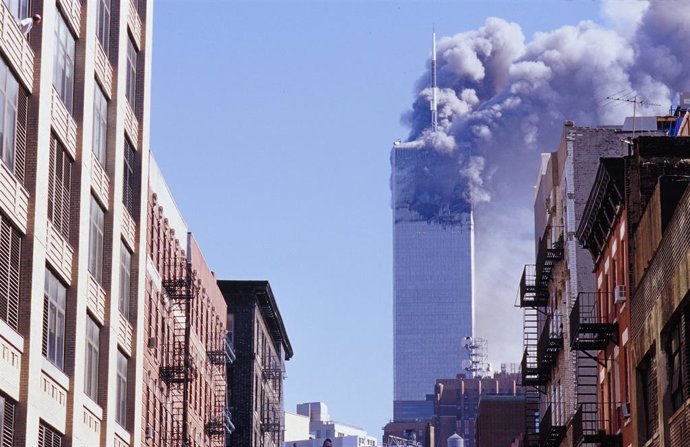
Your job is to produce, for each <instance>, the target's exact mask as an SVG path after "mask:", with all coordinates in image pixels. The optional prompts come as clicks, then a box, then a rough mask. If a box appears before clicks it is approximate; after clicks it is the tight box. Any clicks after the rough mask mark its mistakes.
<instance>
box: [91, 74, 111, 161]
mask: <svg viewBox="0 0 690 447" xmlns="http://www.w3.org/2000/svg"><path fill="white" fill-rule="evenodd" d="M94 90H95V91H94V95H93V147H92V148H91V150H92V151H93V153H94V155H95V156H96V160H98V162H99V163H100V164H101V166H103V168H105V160H106V154H107V152H106V150H107V140H106V137H107V133H108V100H106V99H105V95H103V92H102V91H101V88H100V87H99V86H98V84H96V87H95V88H94Z"/></svg>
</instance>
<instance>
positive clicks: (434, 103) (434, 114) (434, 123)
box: [431, 26, 438, 132]
mask: <svg viewBox="0 0 690 447" xmlns="http://www.w3.org/2000/svg"><path fill="white" fill-rule="evenodd" d="M437 107H438V91H437V87H436V27H435V26H434V28H433V30H432V33H431V130H433V131H434V132H436V131H437V130H438V110H437Z"/></svg>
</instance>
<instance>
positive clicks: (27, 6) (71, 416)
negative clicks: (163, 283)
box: [0, 0, 152, 447]
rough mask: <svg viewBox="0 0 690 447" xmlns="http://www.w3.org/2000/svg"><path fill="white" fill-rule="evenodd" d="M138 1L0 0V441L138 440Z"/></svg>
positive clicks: (142, 260) (141, 197)
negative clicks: (23, 26) (31, 21)
mask: <svg viewBox="0 0 690 447" xmlns="http://www.w3.org/2000/svg"><path fill="white" fill-rule="evenodd" d="M151 6H152V1H150V0H148V1H147V0H139V1H138V2H136V1H108V0H89V1H78V0H60V1H54V2H48V1H41V0H36V1H32V2H18V1H8V0H6V1H3V2H0V16H1V17H2V18H1V20H2V36H1V37H0V73H2V76H0V79H1V81H0V84H1V85H0V90H1V91H2V95H0V97H1V98H2V111H3V112H2V113H3V115H2V116H3V120H2V123H3V124H2V126H3V131H2V143H1V150H0V152H1V154H2V162H0V178H1V179H2V180H1V181H0V246H1V247H2V248H1V249H0V251H1V253H0V258H1V261H0V264H1V267H0V270H1V271H2V274H1V275H0V321H1V322H0V345H1V348H0V350H1V351H2V359H1V360H0V400H1V401H2V402H1V405H0V407H1V408H2V419H1V421H2V422H1V424H2V425H1V427H2V428H1V430H0V431H1V432H2V445H3V446H22V447H23V446H27V447H29V446H30V447H34V446H48V445H50V446H60V445H71V446H76V447H79V446H83V447H87V446H89V447H90V446H99V445H103V446H105V445H108V446H118V447H121V446H134V445H140V444H141V442H142V432H143V429H142V426H141V419H142V418H141V405H139V404H138V402H140V400H139V397H138V396H141V394H142V392H143V387H142V383H143V376H142V373H143V351H144V349H143V346H144V319H143V318H142V316H143V315H144V301H143V300H142V299H139V297H141V296H143V290H144V266H145V265H146V253H145V252H146V249H145V242H144V241H145V229H146V223H145V222H146V214H145V207H143V206H141V205H142V203H145V193H146V188H143V187H142V185H143V179H142V172H146V170H147V163H148V155H147V154H148V149H149V108H150V99H149V98H150V88H149V86H150V72H151V70H150V68H151V21H152V15H151ZM36 13H38V14H40V15H41V16H42V18H43V21H42V23H40V24H39V25H35V26H33V28H32V29H31V30H30V32H28V34H26V35H23V34H22V32H21V31H20V29H19V27H18V26H17V21H18V20H19V19H23V18H25V17H30V16H32V15H33V14H36Z"/></svg>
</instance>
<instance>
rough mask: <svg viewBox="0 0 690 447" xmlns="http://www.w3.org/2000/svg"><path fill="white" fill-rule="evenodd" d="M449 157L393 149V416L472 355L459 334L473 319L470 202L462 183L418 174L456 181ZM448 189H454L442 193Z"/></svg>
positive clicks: (421, 398)
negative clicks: (424, 178)
mask: <svg viewBox="0 0 690 447" xmlns="http://www.w3.org/2000/svg"><path fill="white" fill-rule="evenodd" d="M445 163H447V160H446V159H445V158H444V156H443V155H441V154H438V153H436V152H435V151H434V150H432V149H419V148H410V147H406V146H404V145H398V146H394V147H393V149H392V151H391V165H392V176H391V189H392V205H393V330H394V337H393V344H394V417H393V418H394V420H395V421H400V420H403V419H404V418H405V417H406V416H405V413H410V412H412V413H415V411H416V410H415V409H414V408H412V409H410V410H408V409H407V403H409V404H410V405H412V406H415V401H424V400H425V396H426V394H427V393H428V392H429V390H430V389H431V387H432V386H433V385H434V383H435V381H436V379H437V378H439V377H454V376H455V375H456V374H457V373H458V371H460V370H461V368H462V362H463V360H468V359H469V355H468V353H467V351H466V350H465V349H463V347H462V341H463V340H464V338H465V337H471V336H473V327H474V302H473V273H474V271H473V257H474V229H473V225H474V223H473V217H472V209H471V207H470V206H469V204H468V203H467V202H466V201H465V200H464V199H463V198H462V195H461V194H459V192H458V188H461V185H455V188H454V187H453V185H450V186H449V185H445V184H444V185H432V184H428V185H423V183H424V182H422V181H420V180H419V176H420V172H433V174H431V176H433V177H434V178H435V179H437V180H439V181H441V182H453V181H455V179H456V178H457V174H456V173H455V172H454V170H453V169H452V168H449V167H448V166H446V165H445ZM448 164H451V165H453V163H450V162H448ZM413 185H416V186H413ZM425 188H426V189H427V190H426V191H422V189H425ZM412 189H414V191H413V190H412ZM447 190H450V191H453V190H455V194H454V195H452V197H449V196H444V193H443V191H447Z"/></svg>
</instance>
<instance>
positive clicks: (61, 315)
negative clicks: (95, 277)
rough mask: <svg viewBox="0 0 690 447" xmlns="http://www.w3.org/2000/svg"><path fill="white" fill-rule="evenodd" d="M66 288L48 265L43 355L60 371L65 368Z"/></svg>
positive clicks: (45, 288) (44, 307) (44, 301)
mask: <svg viewBox="0 0 690 447" xmlns="http://www.w3.org/2000/svg"><path fill="white" fill-rule="evenodd" d="M66 309H67V288H66V287H65V286H64V285H63V284H62V282H60V280H59V279H58V278H57V276H55V275H54V274H53V272H52V271H50V269H48V267H46V269H45V281H44V290H43V310H44V329H45V331H44V335H43V342H44V349H43V350H44V352H43V355H44V357H45V358H46V359H47V360H48V361H49V362H50V363H52V364H53V365H55V366H56V367H57V368H59V369H60V370H61V371H64V369H65V316H66Z"/></svg>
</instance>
